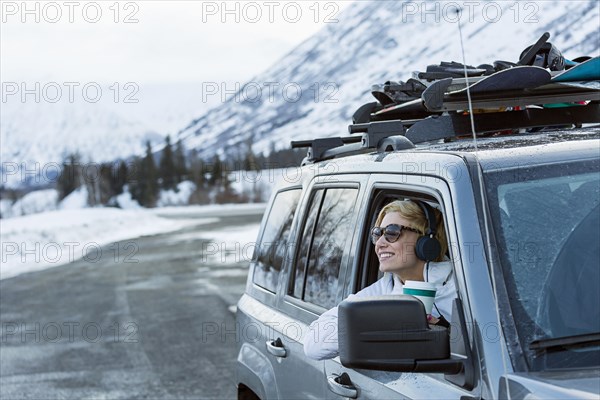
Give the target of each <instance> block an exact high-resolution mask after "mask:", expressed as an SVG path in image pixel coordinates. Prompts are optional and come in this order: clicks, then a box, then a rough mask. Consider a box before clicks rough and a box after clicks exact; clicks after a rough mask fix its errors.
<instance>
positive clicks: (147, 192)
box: [131, 141, 159, 207]
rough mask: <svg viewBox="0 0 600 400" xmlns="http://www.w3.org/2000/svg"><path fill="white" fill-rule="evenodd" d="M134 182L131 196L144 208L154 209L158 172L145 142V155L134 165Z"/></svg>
mask: <svg viewBox="0 0 600 400" xmlns="http://www.w3.org/2000/svg"><path fill="white" fill-rule="evenodd" d="M136 170H137V171H136V181H135V183H133V182H132V188H131V195H132V197H133V198H134V199H135V200H137V201H138V202H139V203H140V204H141V205H142V206H144V207H154V206H155V205H156V201H157V199H158V190H159V187H158V171H157V169H156V164H154V157H153V155H152V146H150V142H149V141H148V142H146V155H145V156H144V158H142V159H141V160H140V159H138V162H137V163H136Z"/></svg>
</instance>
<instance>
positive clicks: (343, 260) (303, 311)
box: [274, 178, 366, 399]
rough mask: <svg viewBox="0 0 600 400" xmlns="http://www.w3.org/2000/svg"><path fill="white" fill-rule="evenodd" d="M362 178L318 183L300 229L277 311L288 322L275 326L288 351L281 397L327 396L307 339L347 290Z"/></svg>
mask: <svg viewBox="0 0 600 400" xmlns="http://www.w3.org/2000/svg"><path fill="white" fill-rule="evenodd" d="M361 179H362V182H363V183H364V182H366V180H365V179H364V178H361ZM361 179H358V178H357V179H356V180H350V179H349V180H348V181H347V182H337V183H335V184H315V185H313V186H312V187H311V189H310V190H309V194H308V196H307V199H306V205H305V207H303V209H304V210H305V211H304V215H303V216H302V218H301V220H300V223H299V225H298V229H297V230H296V231H297V233H298V236H297V238H296V241H295V243H296V249H295V251H294V257H293V259H292V260H290V263H289V265H288V266H287V272H289V274H286V275H287V280H286V281H284V282H281V289H282V292H283V293H285V294H284V295H283V296H282V298H281V300H280V305H279V307H278V308H279V309H280V310H281V311H282V312H283V313H284V314H285V315H286V318H287V321H286V322H285V323H284V325H283V326H278V327H274V330H275V336H277V338H278V339H280V341H281V345H282V347H283V348H285V351H286V357H285V358H280V361H279V362H280V367H279V368H276V371H275V372H276V379H277V383H278V386H279V389H280V397H281V398H285V399H288V398H302V399H308V398H319V399H322V398H324V397H325V396H326V395H327V394H326V392H327V388H326V385H325V381H324V379H323V363H322V362H320V361H315V360H311V359H309V358H308V357H306V356H305V355H304V345H303V339H304V336H305V335H306V334H307V333H308V326H309V324H310V322H311V321H312V320H314V318H315V315H316V314H318V313H321V312H323V311H324V310H326V309H328V308H331V307H333V306H334V305H335V304H336V303H337V302H338V301H339V299H340V296H341V293H342V291H343V288H342V287H341V286H340V285H339V282H340V277H342V280H343V277H344V276H345V272H346V271H345V269H346V265H347V263H348V261H349V256H348V252H349V249H350V248H351V246H352V241H353V233H354V231H355V224H356V221H357V213H356V212H355V211H356V210H357V209H358V208H359V207H360V202H361V191H360V189H361V185H360V182H361ZM284 290H285V291H284ZM277 338H276V339H277Z"/></svg>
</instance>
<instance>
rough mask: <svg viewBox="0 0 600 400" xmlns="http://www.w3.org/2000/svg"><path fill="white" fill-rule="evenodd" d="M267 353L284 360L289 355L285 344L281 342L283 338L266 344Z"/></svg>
mask: <svg viewBox="0 0 600 400" xmlns="http://www.w3.org/2000/svg"><path fill="white" fill-rule="evenodd" d="M266 345H267V351H268V352H269V353H271V354H273V355H274V356H275V357H281V358H284V357H285V356H286V355H287V350H286V349H285V347H283V343H282V342H281V338H277V339H275V340H269V341H267V343H266Z"/></svg>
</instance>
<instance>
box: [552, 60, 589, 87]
mask: <svg viewBox="0 0 600 400" xmlns="http://www.w3.org/2000/svg"><path fill="white" fill-rule="evenodd" d="M594 80H600V57H594V58H591V59H589V60H587V61H584V62H582V63H581V64H577V65H575V66H573V67H571V68H569V69H567V70H566V71H561V72H560V73H559V74H557V75H554V76H553V77H552V82H573V81H594Z"/></svg>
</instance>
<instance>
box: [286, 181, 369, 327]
mask: <svg viewBox="0 0 600 400" xmlns="http://www.w3.org/2000/svg"><path fill="white" fill-rule="evenodd" d="M339 178H340V177H339V176H338V177H336V181H333V182H332V181H331V180H323V179H322V177H321V179H319V177H317V178H315V179H313V182H312V183H311V185H310V186H309V187H308V189H307V190H306V193H305V196H304V199H303V202H302V204H301V208H302V210H301V212H300V213H298V214H297V215H296V218H298V220H297V221H296V224H295V230H294V232H295V237H294V239H293V240H294V249H295V254H294V257H292V258H291V260H289V261H288V263H287V264H286V268H287V269H286V273H285V274H284V275H285V281H282V282H281V285H282V287H281V290H280V303H279V307H278V308H279V309H281V310H282V311H284V312H286V313H287V314H289V315H293V316H295V317H296V318H298V319H300V320H301V321H303V322H305V323H310V322H312V321H313V320H314V318H315V317H316V316H318V315H320V314H322V313H323V312H325V311H327V309H326V308H324V307H321V306H319V305H316V304H313V303H309V302H307V301H304V300H302V299H298V298H296V297H293V296H292V295H290V294H289V290H290V288H291V287H292V286H291V285H292V284H293V274H295V272H296V258H297V253H298V251H299V250H300V240H301V239H302V234H303V232H304V228H305V225H306V220H307V218H308V215H309V214H310V209H309V205H310V204H311V202H312V200H313V198H314V196H315V194H316V192H317V191H319V190H326V189H355V190H356V191H357V195H356V203H355V206H354V213H353V214H354V216H353V218H352V220H351V226H353V227H355V226H357V224H358V223H360V221H359V216H360V215H361V214H362V212H361V210H362V207H363V201H364V187H365V184H366V182H367V180H368V176H344V178H345V179H344V180H341V179H339ZM319 207H321V205H319ZM358 233H359V231H358V230H356V231H354V232H353V233H352V235H351V237H349V238H348V240H346V243H345V245H344V249H343V255H342V261H341V263H340V269H339V271H338V285H337V286H338V287H337V290H336V293H335V303H336V304H337V303H338V302H339V301H340V300H341V296H342V293H343V292H344V280H345V276H346V272H347V269H348V268H350V264H351V257H350V254H349V253H350V249H352V248H353V247H354V243H355V241H356V237H357V234H358ZM310 240H311V242H312V241H313V240H314V231H313V232H311V238H310Z"/></svg>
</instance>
